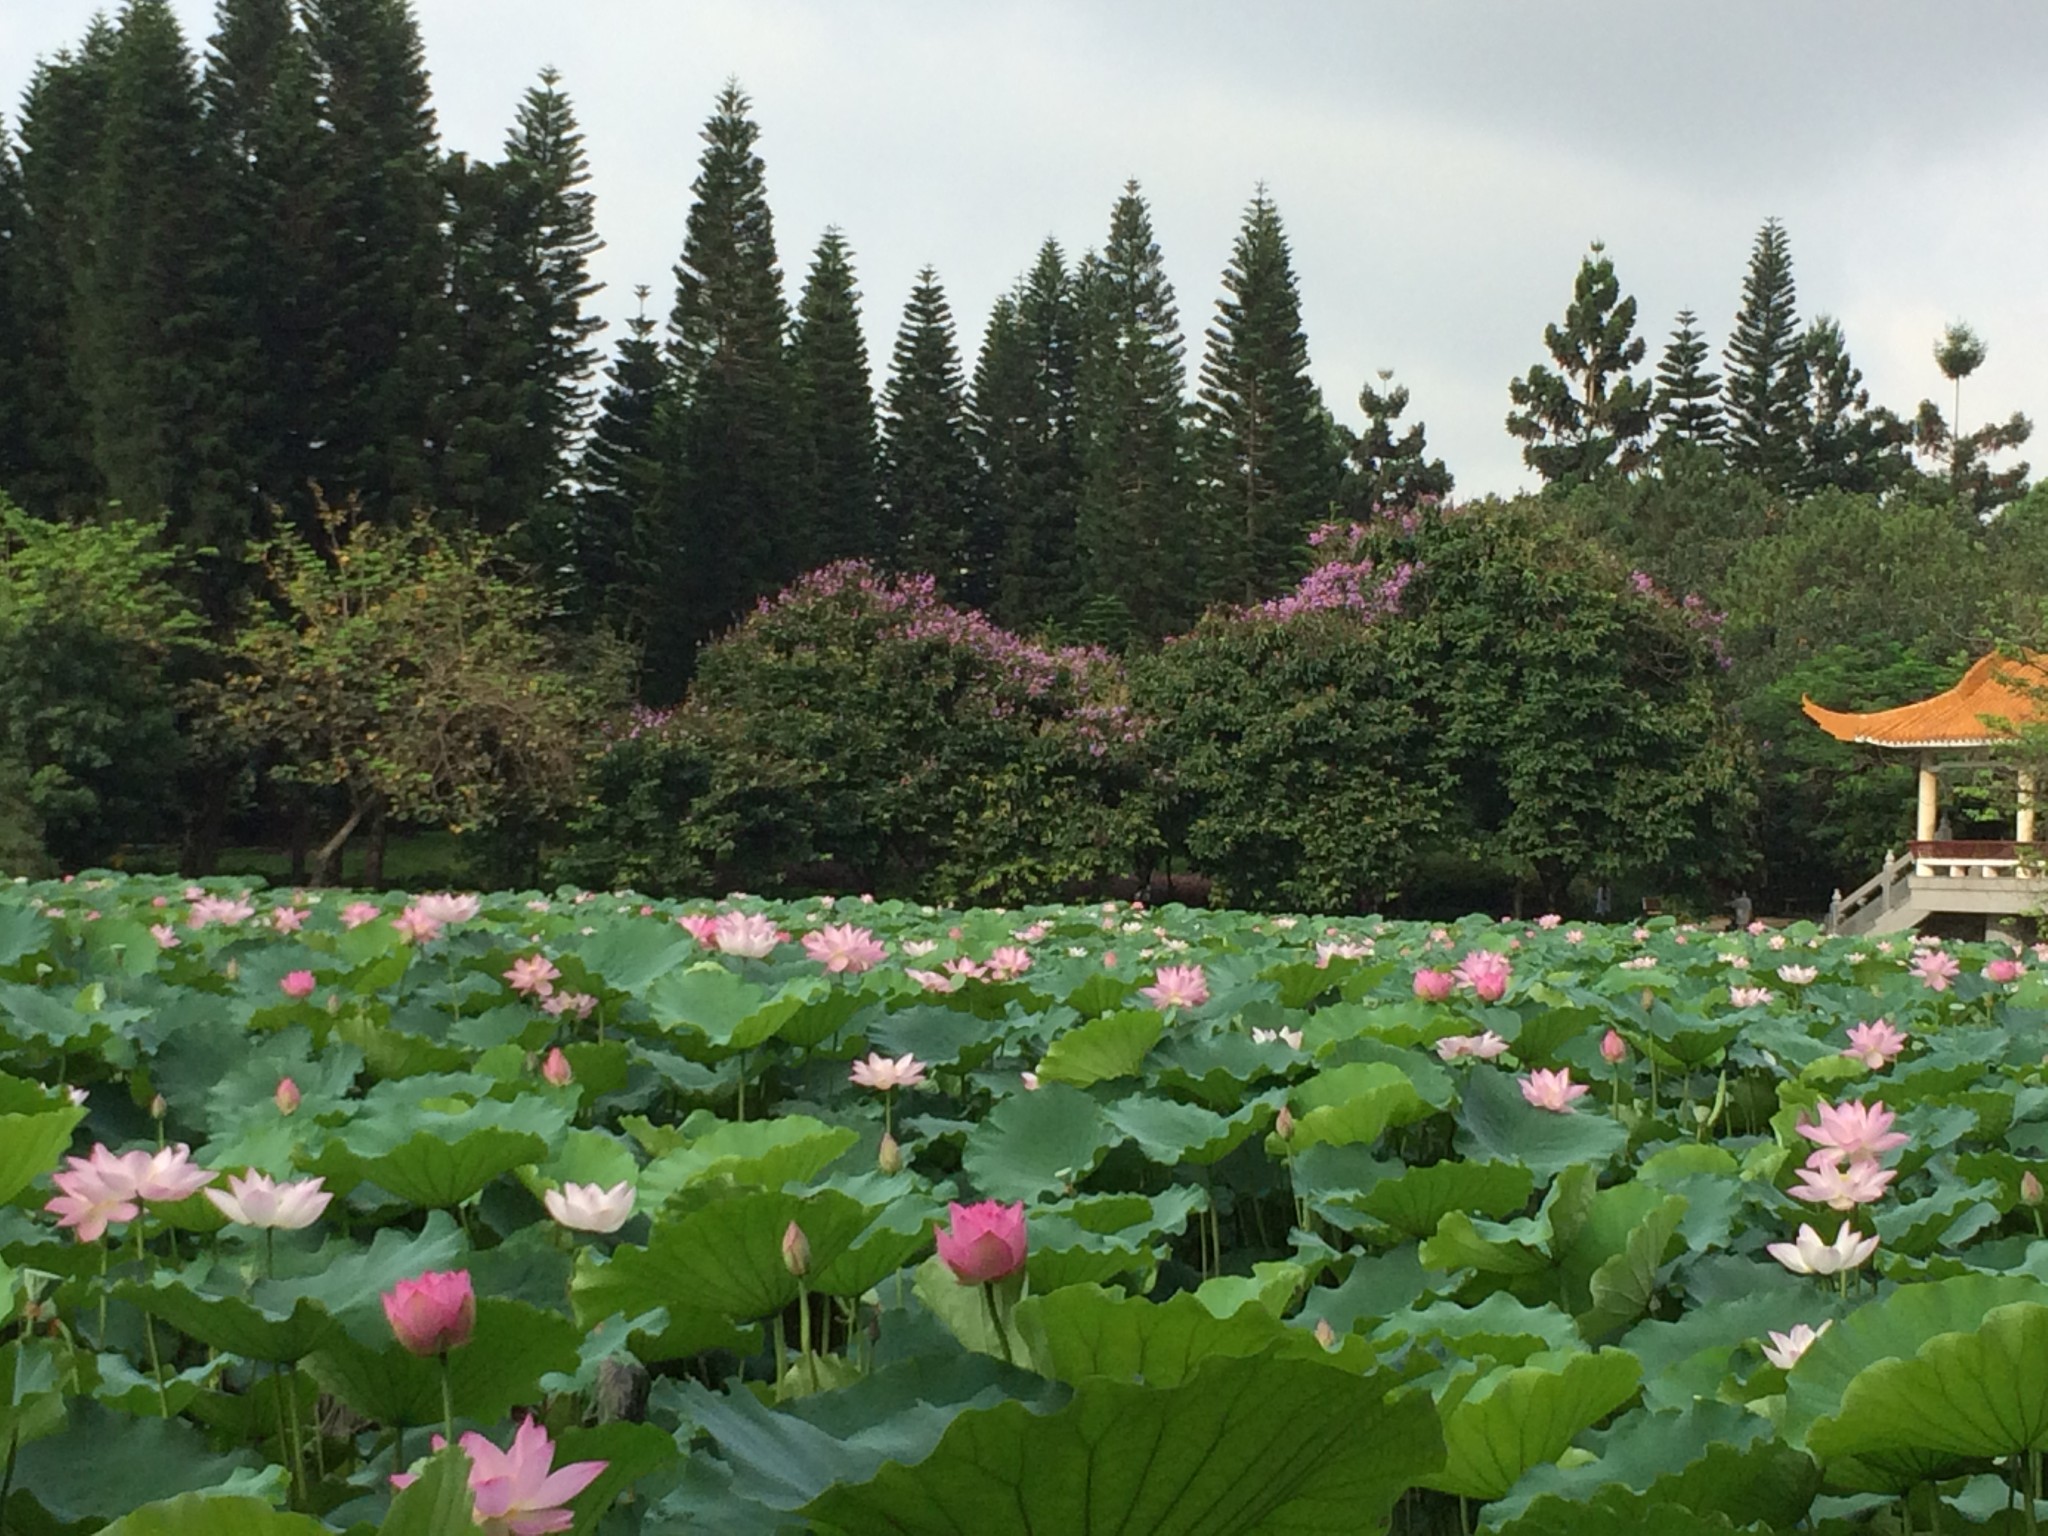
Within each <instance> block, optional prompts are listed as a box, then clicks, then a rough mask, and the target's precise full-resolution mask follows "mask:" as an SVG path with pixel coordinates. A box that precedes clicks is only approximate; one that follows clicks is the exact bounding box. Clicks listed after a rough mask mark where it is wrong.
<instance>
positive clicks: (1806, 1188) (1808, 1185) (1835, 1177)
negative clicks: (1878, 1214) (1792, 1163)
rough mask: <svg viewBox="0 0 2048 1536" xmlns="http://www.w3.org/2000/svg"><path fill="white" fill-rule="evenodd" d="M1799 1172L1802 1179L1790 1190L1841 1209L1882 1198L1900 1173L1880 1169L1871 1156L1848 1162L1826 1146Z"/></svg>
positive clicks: (1797, 1194) (1815, 1201) (1821, 1203)
mask: <svg viewBox="0 0 2048 1536" xmlns="http://www.w3.org/2000/svg"><path fill="white" fill-rule="evenodd" d="M1799 1172H1800V1181H1799V1182H1798V1183H1797V1184H1794V1185H1793V1186H1792V1187H1791V1189H1790V1190H1789V1191H1788V1193H1790V1194H1791V1195H1792V1196H1793V1197H1794V1198H1796V1199H1800V1200H1811V1201H1812V1202H1814V1203H1815V1204H1816V1205H1825V1206H1827V1207H1828V1208H1829V1209H1831V1210H1837V1211H1852V1210H1854V1209H1855V1208H1856V1207H1857V1206H1859V1205H1869V1204H1870V1203H1871V1202H1873V1201H1876V1200H1882V1199H1883V1198H1884V1191H1885V1186H1886V1185H1888V1184H1890V1183H1891V1181H1892V1180H1893V1178H1895V1177H1896V1176H1897V1173H1896V1170H1894V1169H1891V1168H1880V1167H1879V1166H1878V1165H1877V1164H1876V1163H1875V1162H1874V1161H1872V1160H1871V1159H1870V1158H1867V1157H1857V1158H1850V1159H1848V1160H1846V1161H1845V1160H1844V1159H1843V1158H1842V1155H1841V1154H1840V1153H1838V1152H1836V1151H1834V1150H1833V1149H1831V1148H1826V1147H1823V1148H1820V1149H1819V1150H1817V1151H1815V1153H1814V1154H1813V1156H1812V1157H1810V1158H1808V1159H1807V1160H1806V1166H1805V1167H1803V1168H1801V1169H1800V1170H1799Z"/></svg>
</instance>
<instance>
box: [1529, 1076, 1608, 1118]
mask: <svg viewBox="0 0 2048 1536" xmlns="http://www.w3.org/2000/svg"><path fill="white" fill-rule="evenodd" d="M1516 1081H1518V1082H1519V1083H1520V1084H1521V1085H1522V1097H1523V1098H1525V1099H1527V1100H1528V1101H1529V1102H1530V1103H1531V1104H1533V1105H1535V1106H1536V1108H1538V1109H1547V1110H1549V1111H1550V1112H1551V1113H1552V1114H1555V1115H1569V1114H1575V1113H1577V1110H1576V1108H1575V1106H1574V1103H1573V1101H1574V1100H1576V1099H1582V1098H1584V1097H1585V1096H1586V1095H1587V1094H1588V1093H1590V1092H1592V1090H1591V1089H1590V1088H1588V1087H1587V1086H1586V1085H1585V1084H1584V1083H1575V1082H1573V1081H1572V1074H1571V1069H1570V1068H1568V1067H1560V1068H1558V1070H1556V1071H1555V1072H1550V1071H1546V1070H1545V1069H1543V1068H1542V1067H1538V1068H1536V1069H1535V1070H1534V1071H1533V1072H1530V1073H1529V1074H1528V1075H1526V1076H1524V1077H1521V1078H1518V1079H1516Z"/></svg>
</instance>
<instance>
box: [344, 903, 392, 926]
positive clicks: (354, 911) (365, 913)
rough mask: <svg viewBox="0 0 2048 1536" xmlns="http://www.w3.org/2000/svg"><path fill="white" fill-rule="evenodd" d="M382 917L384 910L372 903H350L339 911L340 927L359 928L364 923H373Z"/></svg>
mask: <svg viewBox="0 0 2048 1536" xmlns="http://www.w3.org/2000/svg"><path fill="white" fill-rule="evenodd" d="M383 915H384V909H383V908H382V907H380V906H378V905H377V903H375V902H374V901H352V902H350V903H349V904H348V905H347V906H345V907H343V908H342V909H341V925H342V926H343V927H344V928H360V927H362V926H363V924H365V923H374V922H375V921H376V920H377V919H378V918H380V917H382V916H383Z"/></svg>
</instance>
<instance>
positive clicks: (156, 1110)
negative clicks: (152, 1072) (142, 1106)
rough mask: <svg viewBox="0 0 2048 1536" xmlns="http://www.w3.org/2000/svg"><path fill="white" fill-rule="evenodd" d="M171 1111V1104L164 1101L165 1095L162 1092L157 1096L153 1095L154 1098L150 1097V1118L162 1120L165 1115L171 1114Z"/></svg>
mask: <svg viewBox="0 0 2048 1536" xmlns="http://www.w3.org/2000/svg"><path fill="white" fill-rule="evenodd" d="M170 1112H171V1106H170V1105H169V1104H167V1103H165V1102H164V1096H163V1095H162V1094H160V1093H159V1094H156V1095H155V1096H153V1097H152V1098H151V1099H150V1101H149V1118H150V1119H152V1120H161V1119H163V1117H164V1116H165V1115H168V1114H169V1113H170Z"/></svg>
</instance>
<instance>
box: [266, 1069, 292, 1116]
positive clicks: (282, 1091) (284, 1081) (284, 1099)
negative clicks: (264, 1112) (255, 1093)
mask: <svg viewBox="0 0 2048 1536" xmlns="http://www.w3.org/2000/svg"><path fill="white" fill-rule="evenodd" d="M271 1098H272V1100H273V1101H274V1102H275V1103H276V1104H277V1112H278V1113H279V1114H280V1115H291V1114H297V1113H298V1109H299V1085H298V1084H297V1083H295V1082H293V1081H292V1080H291V1079H290V1078H288V1077H280V1078H279V1079H278V1080H277V1092H276V1093H274V1094H272V1095H271Z"/></svg>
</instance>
